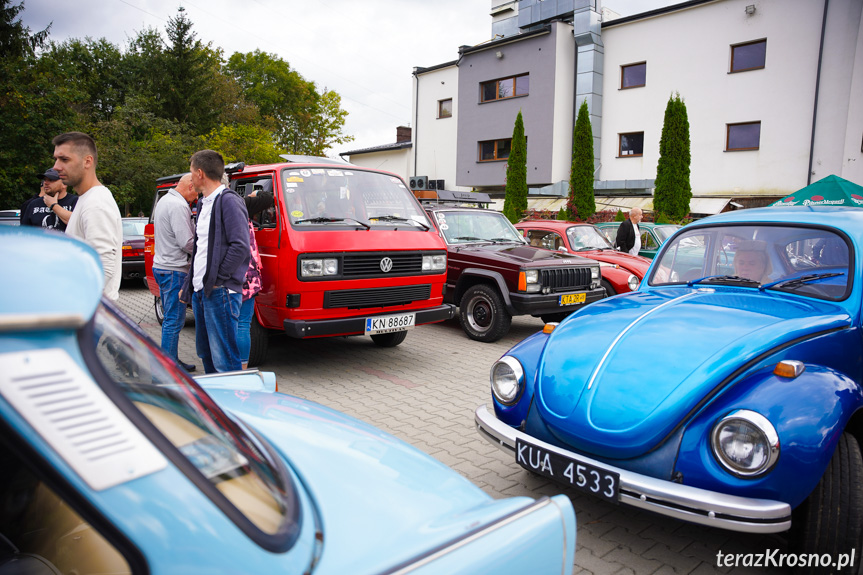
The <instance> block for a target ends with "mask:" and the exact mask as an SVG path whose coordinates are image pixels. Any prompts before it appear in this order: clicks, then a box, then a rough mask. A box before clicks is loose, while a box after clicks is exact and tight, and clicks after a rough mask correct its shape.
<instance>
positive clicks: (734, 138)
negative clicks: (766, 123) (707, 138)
mask: <svg viewBox="0 0 863 575" xmlns="http://www.w3.org/2000/svg"><path fill="white" fill-rule="evenodd" d="M760 145H761V122H746V123H741V124H726V138H725V151H726V152H731V151H734V150H757V149H758V148H759V147H760Z"/></svg>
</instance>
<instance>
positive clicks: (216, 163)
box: [190, 150, 225, 182]
mask: <svg viewBox="0 0 863 575" xmlns="http://www.w3.org/2000/svg"><path fill="white" fill-rule="evenodd" d="M190 163H191V166H192V170H203V171H204V175H205V176H207V178H209V179H210V180H214V181H216V182H218V181H221V179H222V174H224V173H225V160H224V158H222V154H220V153H219V152H216V151H213V150H199V151H197V152H195V153H194V154H192V160H191V162H190Z"/></svg>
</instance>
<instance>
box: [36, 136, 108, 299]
mask: <svg viewBox="0 0 863 575" xmlns="http://www.w3.org/2000/svg"><path fill="white" fill-rule="evenodd" d="M52 143H53V144H54V169H55V170H57V172H58V173H59V174H60V179H61V180H63V183H64V184H66V186H68V187H70V188H74V189H75V192H77V193H78V203H77V204H76V205H75V211H73V212H72V216H71V217H70V218H69V223H68V224H66V234H67V235H70V236H73V237H76V238H79V239H81V240H83V241H85V242H86V243H87V244H89V245H90V247H92V248H93V249H94V250H96V253H98V254H99V259H101V261H102V271H103V272H104V274H105V283H104V287H103V293H104V295H105V297H107V298H108V299H110V300H112V301H117V300H118V299H120V279H121V277H122V265H123V222H122V217H121V216H120V210H119V208H117V202H116V201H115V200H114V196H113V195H112V194H111V190H109V189H108V188H106V187H105V186H103V185H102V184H101V183H100V182H99V179H98V178H97V177H96V162H97V160H98V153H97V151H96V143H95V142H94V141H93V138H91V137H90V136H88V135H87V134H84V133H82V132H68V133H66V134H60V135H59V136H57V137H56V138H54V140H53V142H52Z"/></svg>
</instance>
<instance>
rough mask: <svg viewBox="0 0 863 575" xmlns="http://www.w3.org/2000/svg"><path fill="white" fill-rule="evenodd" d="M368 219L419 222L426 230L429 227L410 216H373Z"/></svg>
mask: <svg viewBox="0 0 863 575" xmlns="http://www.w3.org/2000/svg"><path fill="white" fill-rule="evenodd" d="M369 220H370V221H375V220H382V221H384V222H410V223H412V224H419V225H421V226H422V227H424V228H425V229H426V230H428V229H429V227H428V226H427V225H425V224H424V223H422V222H418V221H416V220H412V219H410V218H402V217H399V216H375V217H373V218H369Z"/></svg>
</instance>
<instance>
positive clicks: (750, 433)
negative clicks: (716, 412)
mask: <svg viewBox="0 0 863 575" xmlns="http://www.w3.org/2000/svg"><path fill="white" fill-rule="evenodd" d="M710 444H711V447H712V448H713V454H714V455H715V456H716V459H717V460H718V461H719V463H721V464H722V466H723V467H725V469H727V470H728V471H730V472H731V473H733V474H734V475H736V476H738V477H757V476H759V475H762V474H764V473H766V472H767V471H769V470H770V469H771V468H772V467H773V466H774V465H775V464H776V461H777V460H778V459H779V435H778V434H777V433H776V429H775V428H774V427H773V424H771V423H770V421H768V420H767V418H766V417H764V416H763V415H761V414H760V413H755V412H754V411H749V410H746V409H740V410H737V411H735V412H733V413H730V414H728V415H726V416H725V417H723V418H722V419H720V420H719V421H718V422H717V423H716V425H714V426H713V432H712V434H711V438H710Z"/></svg>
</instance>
